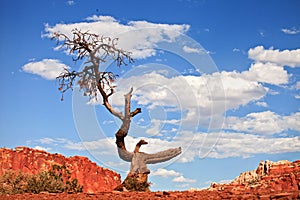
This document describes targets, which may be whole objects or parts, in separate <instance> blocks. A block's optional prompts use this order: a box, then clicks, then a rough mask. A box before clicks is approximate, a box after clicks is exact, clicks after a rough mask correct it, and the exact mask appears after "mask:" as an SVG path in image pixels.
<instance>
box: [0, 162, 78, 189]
mask: <svg viewBox="0 0 300 200" xmlns="http://www.w3.org/2000/svg"><path fill="white" fill-rule="evenodd" d="M82 191H83V186H82V185H79V184H78V180H77V179H72V180H71V173H70V171H69V170H68V169H67V168H66V166H64V165H53V166H52V169H51V170H49V171H43V172H40V173H38V174H34V175H28V174H24V173H22V172H19V173H17V172H15V171H7V172H5V174H4V175H3V176H2V177H0V194H1V193H2V194H20V193H25V192H27V193H34V194H38V193H40V192H49V193H61V192H68V193H79V192H82Z"/></svg>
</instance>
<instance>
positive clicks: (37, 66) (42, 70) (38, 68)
mask: <svg viewBox="0 0 300 200" xmlns="http://www.w3.org/2000/svg"><path fill="white" fill-rule="evenodd" d="M64 69H70V67H69V66H67V65H65V64H63V63H61V62H60V61H59V60H56V59H43V60H42V61H37V62H30V63H27V64H26V65H24V66H23V67H22V70H23V71H25V72H28V73H31V74H36V75H40V76H41V77H43V78H45V79H47V80H54V79H55V78H56V77H57V76H59V75H60V74H61V73H62V72H63V71H64Z"/></svg>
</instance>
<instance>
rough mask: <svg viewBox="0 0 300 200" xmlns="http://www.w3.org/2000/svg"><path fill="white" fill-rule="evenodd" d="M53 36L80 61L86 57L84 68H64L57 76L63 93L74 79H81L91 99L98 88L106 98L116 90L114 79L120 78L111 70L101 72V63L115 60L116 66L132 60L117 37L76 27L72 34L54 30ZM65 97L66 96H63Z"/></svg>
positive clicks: (81, 85) (82, 87)
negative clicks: (75, 69) (119, 43)
mask: <svg viewBox="0 0 300 200" xmlns="http://www.w3.org/2000/svg"><path fill="white" fill-rule="evenodd" d="M52 39H55V40H56V41H57V45H58V46H59V47H60V48H63V49H65V50H66V51H67V52H68V53H69V54H70V55H73V60H74V61H78V60H81V59H83V58H87V61H86V63H85V67H84V68H83V69H82V71H78V72H77V71H69V70H67V69H65V71H64V72H63V73H62V74H60V75H59V76H58V77H57V80H58V81H59V86H60V87H59V90H60V91H61V92H62V94H64V93H65V92H66V91H67V90H69V89H72V88H73V85H74V81H75V79H76V78H78V84H79V86H80V89H83V90H84V95H87V96H89V97H90V98H93V97H97V93H98V91H99V92H101V95H103V94H104V95H105V96H107V98H108V97H109V96H110V95H112V94H113V93H114V87H115V86H114V85H113V82H114V80H115V78H116V77H117V76H116V75H115V74H114V73H112V72H104V71H100V63H104V62H106V61H107V60H108V59H112V60H114V61H115V62H116V64H117V66H121V65H127V64H128V63H132V62H133V59H132V57H131V53H130V52H127V51H124V50H123V49H120V48H118V47H117V41H118V38H114V39H112V38H110V37H100V36H99V35H97V34H93V33H90V32H89V31H85V32H82V31H81V30H78V29H74V30H73V31H72V36H67V35H65V34H63V33H53V35H52ZM62 100H63V98H62Z"/></svg>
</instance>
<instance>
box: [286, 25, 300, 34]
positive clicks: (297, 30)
mask: <svg viewBox="0 0 300 200" xmlns="http://www.w3.org/2000/svg"><path fill="white" fill-rule="evenodd" d="M281 31H282V32H283V33H285V34H288V35H296V34H298V33H300V28H296V27H292V28H283V29H281Z"/></svg>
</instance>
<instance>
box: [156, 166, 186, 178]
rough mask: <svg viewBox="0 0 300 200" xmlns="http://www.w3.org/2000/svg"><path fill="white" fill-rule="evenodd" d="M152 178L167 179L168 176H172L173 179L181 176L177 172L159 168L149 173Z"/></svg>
mask: <svg viewBox="0 0 300 200" xmlns="http://www.w3.org/2000/svg"><path fill="white" fill-rule="evenodd" d="M151 174H152V175H153V176H161V177H164V178H166V177H169V176H173V177H179V176H181V175H182V174H181V173H179V172H176V171H174V170H166V169H164V168H159V169H157V170H155V171H154V172H152V173H151Z"/></svg>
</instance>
